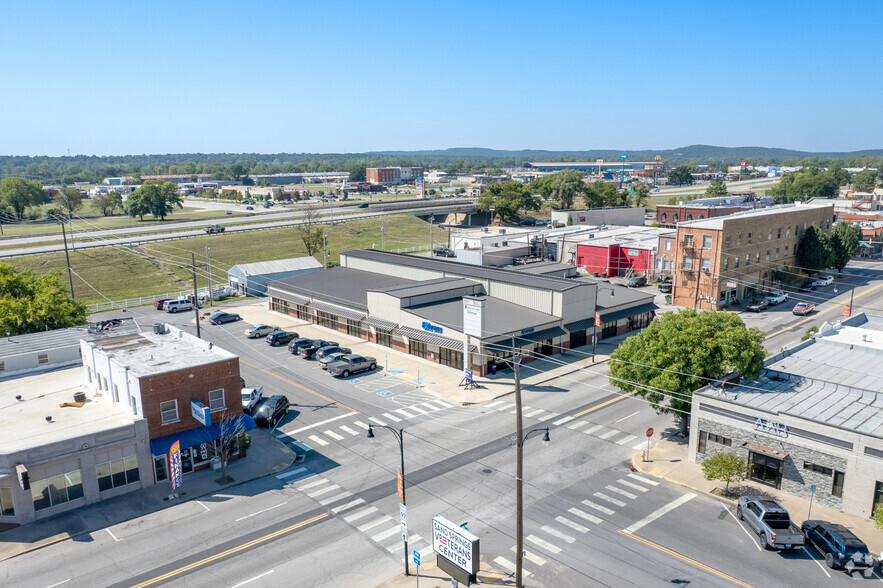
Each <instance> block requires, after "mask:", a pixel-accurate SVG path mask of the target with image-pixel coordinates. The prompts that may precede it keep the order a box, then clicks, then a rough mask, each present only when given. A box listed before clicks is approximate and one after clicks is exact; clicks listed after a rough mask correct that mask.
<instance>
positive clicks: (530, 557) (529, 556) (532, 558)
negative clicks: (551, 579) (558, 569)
mask: <svg viewBox="0 0 883 588" xmlns="http://www.w3.org/2000/svg"><path fill="white" fill-rule="evenodd" d="M515 547H516V546H515V545H513V546H512V551H515ZM524 559H526V560H527V561H529V562H531V563H535V564H537V565H538V566H542V565H545V563H546V560H545V559H543V558H542V557H540V556H539V555H537V554H536V553H533V552H531V551H528V550H526V549H525V550H524Z"/></svg>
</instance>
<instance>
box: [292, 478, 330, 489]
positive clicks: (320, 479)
mask: <svg viewBox="0 0 883 588" xmlns="http://www.w3.org/2000/svg"><path fill="white" fill-rule="evenodd" d="M327 483H328V480H326V479H325V478H319V479H318V480H315V481H313V482H310V483H309V484H303V485H302V486H298V487H297V489H298V490H300V491H301V492H303V491H304V490H308V489H310V488H315V487H316V486H318V485H319V484H327Z"/></svg>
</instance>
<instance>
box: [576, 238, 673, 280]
mask: <svg viewBox="0 0 883 588" xmlns="http://www.w3.org/2000/svg"><path fill="white" fill-rule="evenodd" d="M674 235H675V231H674V230H673V229H658V228H643V229H642V228H639V227H632V230H627V229H624V232H622V233H619V234H615V235H605V234H599V235H598V236H595V237H592V238H590V239H586V240H584V241H580V242H579V243H577V246H576V266H577V267H580V268H583V269H584V270H586V271H587V272H588V273H590V274H598V275H601V274H603V275H604V277H607V276H622V275H627V274H632V273H637V274H644V275H646V276H651V275H653V274H654V273H655V272H654V269H662V268H661V264H659V263H658V261H657V258H658V254H659V243H660V238H661V237H664V236H669V237H670V238H673V237H674Z"/></svg>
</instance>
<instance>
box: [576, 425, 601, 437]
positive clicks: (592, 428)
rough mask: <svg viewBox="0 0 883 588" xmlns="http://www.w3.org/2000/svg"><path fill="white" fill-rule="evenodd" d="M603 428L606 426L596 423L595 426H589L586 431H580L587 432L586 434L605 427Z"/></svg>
mask: <svg viewBox="0 0 883 588" xmlns="http://www.w3.org/2000/svg"><path fill="white" fill-rule="evenodd" d="M603 428H604V425H595V426H594V427H591V428H588V429H586V430H585V431H580V432H581V433H585V434H586V435H591V434H592V433H594V432H595V431H598V430H600V429H603Z"/></svg>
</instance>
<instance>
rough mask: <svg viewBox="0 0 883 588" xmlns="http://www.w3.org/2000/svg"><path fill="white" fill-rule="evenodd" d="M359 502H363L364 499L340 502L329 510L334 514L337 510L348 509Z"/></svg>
mask: <svg viewBox="0 0 883 588" xmlns="http://www.w3.org/2000/svg"><path fill="white" fill-rule="evenodd" d="M360 504H365V501H364V500H362V499H361V498H356V499H355V500H350V501H349V502H347V503H346V504H341V505H340V506H335V507H334V508H332V509H331V512H333V513H334V514H337V513H339V512H343V511H345V510H349V509H351V508H353V507H354V506H359V505H360Z"/></svg>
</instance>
